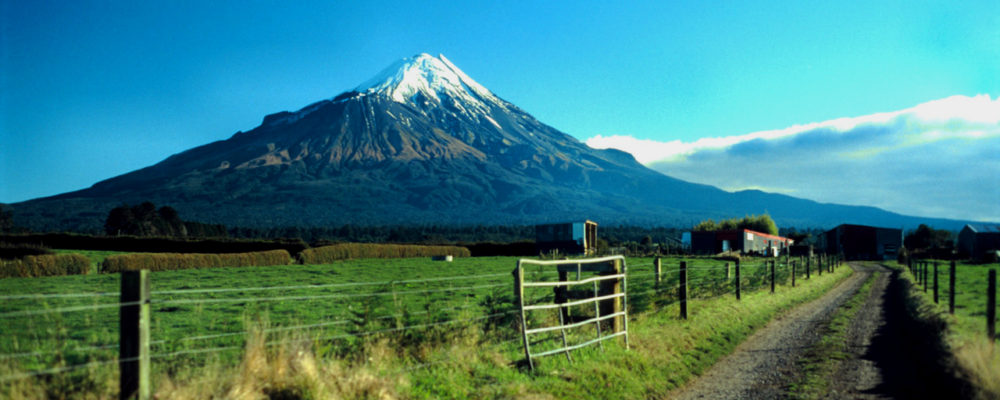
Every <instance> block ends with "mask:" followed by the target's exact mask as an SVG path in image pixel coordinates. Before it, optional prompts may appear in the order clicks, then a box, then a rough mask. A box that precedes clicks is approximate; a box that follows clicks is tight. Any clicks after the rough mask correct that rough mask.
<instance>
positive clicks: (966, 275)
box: [914, 261, 1000, 337]
mask: <svg viewBox="0 0 1000 400" xmlns="http://www.w3.org/2000/svg"><path fill="white" fill-rule="evenodd" d="M930 263H931V265H930V266H929V267H928V274H927V289H926V296H927V298H928V299H929V300H930V301H931V302H933V296H934V294H933V293H934V266H933V263H934V261H930ZM949 263H950V261H938V272H937V273H938V304H937V306H936V309H937V310H938V312H942V313H946V312H948V296H949V291H948V289H949V288H948V279H949V277H948V269H949V268H950V266H949ZM914 268H916V267H914ZM991 269H994V270H1000V264H969V263H965V262H958V263H957V265H956V270H955V278H956V280H955V315H954V320H953V322H954V323H953V327H952V329H953V330H954V332H955V333H956V334H958V335H962V336H968V337H975V336H983V335H985V334H986V295H987V293H986V289H987V287H986V285H987V283H986V278H987V274H988V272H989V270H991ZM922 287H923V286H921V288H922Z"/></svg>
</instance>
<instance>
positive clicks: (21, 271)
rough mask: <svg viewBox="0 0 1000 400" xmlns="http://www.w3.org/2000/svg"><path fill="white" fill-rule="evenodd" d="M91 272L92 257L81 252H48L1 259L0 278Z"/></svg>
mask: <svg viewBox="0 0 1000 400" xmlns="http://www.w3.org/2000/svg"><path fill="white" fill-rule="evenodd" d="M88 272H90V259H88V258H87V257H85V256H83V255H81V254H46V255H40V256H24V257H23V258H20V259H17V260H3V261H0V278H11V277H22V278H28V277H37V276H59V275H81V274H86V273H88Z"/></svg>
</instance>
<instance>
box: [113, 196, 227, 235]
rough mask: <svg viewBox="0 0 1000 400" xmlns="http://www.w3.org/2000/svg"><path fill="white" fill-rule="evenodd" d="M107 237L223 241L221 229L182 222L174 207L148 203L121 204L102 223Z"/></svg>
mask: <svg viewBox="0 0 1000 400" xmlns="http://www.w3.org/2000/svg"><path fill="white" fill-rule="evenodd" d="M104 233H105V234H107V235H108V236H121V235H130V236H162V237H225V236H227V231H226V227H225V226H224V225H216V224H205V223H201V222H192V221H184V220H182V219H181V217H180V215H179V214H178V213H177V210H175V209H174V208H173V207H170V206H163V207H160V208H159V209H157V208H156V205H154V204H153V203H151V202H148V201H147V202H144V203H142V204H139V205H136V206H129V205H128V204H123V205H121V206H118V207H115V208H113V209H112V210H111V212H109V213H108V219H107V220H106V221H105V222H104Z"/></svg>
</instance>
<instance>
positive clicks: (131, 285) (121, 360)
mask: <svg viewBox="0 0 1000 400" xmlns="http://www.w3.org/2000/svg"><path fill="white" fill-rule="evenodd" d="M121 285H122V286H121V297H120V300H119V301H120V302H121V303H122V304H127V305H122V306H121V309H120V315H119V318H120V320H119V339H118V368H119V373H120V379H119V388H120V391H119V395H118V398H119V399H123V400H125V399H138V400H148V399H149V398H150V392H151V391H150V386H149V270H145V269H144V270H140V271H125V272H122V281H121Z"/></svg>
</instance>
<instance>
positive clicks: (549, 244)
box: [535, 220, 597, 254]
mask: <svg viewBox="0 0 1000 400" xmlns="http://www.w3.org/2000/svg"><path fill="white" fill-rule="evenodd" d="M535 247H536V248H537V249H538V252H539V253H549V252H552V251H558V252H559V253H562V254H594V253H596V252H597V223H596V222H594V221H589V220H588V221H583V222H566V223H561V224H544V225H535Z"/></svg>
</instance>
